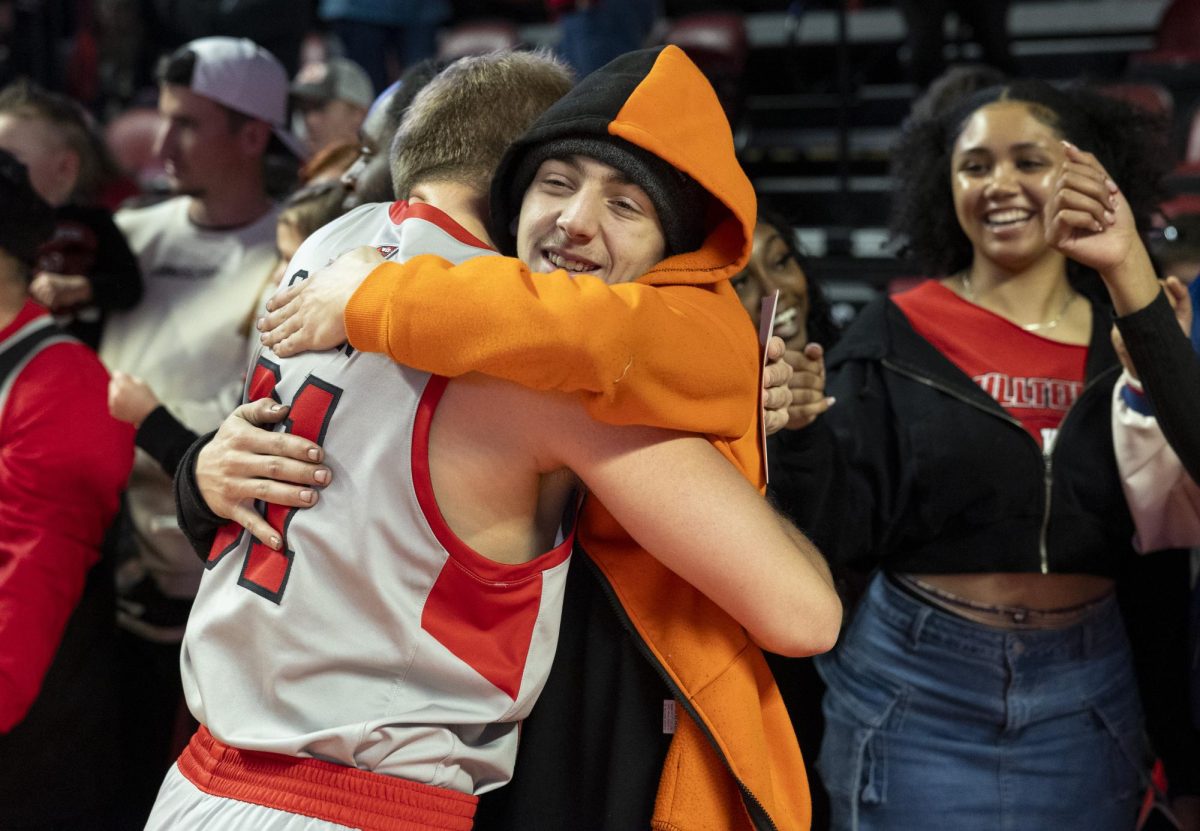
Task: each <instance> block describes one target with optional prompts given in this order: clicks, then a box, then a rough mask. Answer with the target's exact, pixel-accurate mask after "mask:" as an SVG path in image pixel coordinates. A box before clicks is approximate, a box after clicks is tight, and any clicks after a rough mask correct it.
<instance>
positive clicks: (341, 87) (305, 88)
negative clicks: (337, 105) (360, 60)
mask: <svg viewBox="0 0 1200 831" xmlns="http://www.w3.org/2000/svg"><path fill="white" fill-rule="evenodd" d="M291 92H292V96H293V97H294V98H307V99H311V100H315V101H321V102H324V101H335V100H336V101H348V102H350V103H351V104H357V105H359V106H360V107H369V106H371V102H372V101H374V100H375V88H374V87H373V86H372V85H371V78H370V77H369V76H368V75H367V73H366V70H364V69H363V68H362V67H361V66H359V65H358V64H356V63H355V62H354V61H352V60H349V59H348V58H330V59H329V60H327V61H319V62H317V63H310V64H306V65H305V66H303V67H301V68H300V71H299V72H298V73H296V80H295V81H293V82H292V90H291Z"/></svg>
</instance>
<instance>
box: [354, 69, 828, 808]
mask: <svg viewBox="0 0 1200 831" xmlns="http://www.w3.org/2000/svg"><path fill="white" fill-rule="evenodd" d="M598 134H608V135H613V136H619V137H621V138H623V139H625V140H627V141H629V142H631V143H633V144H635V145H638V146H639V147H642V148H643V149H645V150H648V151H650V152H652V153H653V154H655V155H657V156H659V157H660V158H662V159H664V160H666V161H668V162H670V163H671V164H672V165H674V166H675V167H677V168H678V169H680V170H683V171H685V172H686V173H688V174H689V175H691V176H692V178H694V179H695V180H696V181H697V182H699V183H700V184H701V185H702V186H703V187H704V188H705V189H706V190H707V191H708V192H709V194H710V195H711V196H712V197H713V199H712V200H711V204H710V206H709V209H708V221H707V226H706V227H707V228H708V234H707V237H706V239H705V242H704V244H703V245H702V246H701V248H700V249H698V250H696V251H693V252H688V253H684V254H679V255H676V256H672V257H669V258H667V259H666V260H664V261H662V262H661V263H659V264H658V265H657V266H656V267H655V268H654V269H653V270H652V271H651V272H650V273H649V274H646V275H644V276H643V277H640V278H638V280H636V281H635V282H633V283H628V284H623V285H614V286H608V285H605V284H604V283H603V282H601V281H600V280H598V279H596V278H592V277H587V276H576V277H574V278H572V277H571V276H569V275H567V274H566V273H565V272H562V271H558V272H554V273H552V274H531V273H529V271H528V270H527V269H526V268H525V267H524V266H523V265H521V264H520V263H519V262H518V261H516V260H512V259H501V258H495V257H482V258H478V259H476V260H472V261H470V262H467V263H465V264H463V265H460V266H457V267H450V266H449V264H448V263H446V262H445V261H443V260H440V259H438V258H436V257H418V258H415V259H413V260H410V261H409V262H407V263H403V264H396V263H386V264H384V265H381V266H379V267H378V268H377V269H375V271H374V272H372V274H371V276H370V277H369V278H368V279H367V280H366V281H365V282H364V283H363V285H362V286H361V287H360V289H359V290H358V292H357V293H356V294H355V295H354V297H353V298H352V300H351V302H350V305H349V307H348V308H347V309H346V327H347V331H348V333H349V337H350V343H351V345H353V346H354V347H355V348H357V349H361V350H365V351H370V352H383V353H387V354H389V355H391V356H392V357H393V358H394V359H396V360H397V361H401V362H403V363H405V364H408V365H410V366H413V367H415V368H417V369H421V370H424V371H428V372H433V373H437V374H441V375H449V376H454V375H460V374H463V373H465V372H470V371H476V372H483V373H486V374H489V375H493V376H496V377H500V378H504V379H507V380H510V381H514V382H516V383H519V384H522V385H524V386H529V387H533V388H537V389H557V390H564V391H572V392H576V393H577V394H579V395H580V396H581V397H582V398H583V399H584V401H585V403H586V406H587V407H588V409H589V411H590V413H591V414H592V416H593V417H594V418H596V419H598V420H601V421H605V422H608V423H615V424H647V425H653V426H659V427H665V428H674V429H680V430H687V431H691V432H698V433H704V434H706V435H708V436H709V438H710V440H711V441H712V442H713V444H714V445H715V446H716V447H717V448H718V450H720V451H721V452H722V453H723V454H724V455H725V456H726V457H727V458H728V459H730V461H732V462H733V463H734V464H735V465H736V466H737V467H738V468H739V469H740V470H741V471H742V473H743V474H744V475H745V476H746V477H747V478H748V479H749V480H750V481H751V482H753V483H754V484H755V485H756V486H758V487H759V489H760V490H763V489H764V485H765V483H764V479H763V472H762V467H763V463H762V458H761V454H760V451H759V438H760V437H759V428H758V425H759V402H760V399H761V395H760V377H759V362H760V354H759V350H758V344H757V339H756V337H755V332H754V327H753V326H752V325H751V323H750V321H749V319H748V317H747V315H746V312H745V311H744V310H743V309H742V307H741V305H740V303H739V301H738V299H737V296H736V293H735V292H734V291H733V289H732V287H731V286H730V284H729V282H728V278H729V277H730V276H732V275H734V274H736V273H737V272H738V271H739V270H740V269H741V268H742V266H743V265H744V264H745V262H746V259H747V258H748V256H749V249H750V244H751V240H752V238H753V230H754V223H755V219H756V203H755V197H754V191H753V188H752V187H751V185H750V182H749V180H747V178H746V176H745V174H744V173H743V171H742V169H741V167H740V166H739V165H738V163H737V159H736V157H735V154H734V148H733V140H732V136H731V134H730V131H729V126H728V122H727V121H726V119H725V116H724V113H723V112H722V111H721V108H720V104H719V103H718V101H717V98H716V95H715V94H714V93H713V91H712V88H711V87H710V86H709V84H708V82H707V81H706V80H705V79H704V76H703V75H702V74H701V73H700V71H699V70H698V69H697V68H696V66H695V65H694V64H693V63H692V62H691V61H690V60H689V59H688V58H687V57H686V56H685V55H684V54H683V52H682V51H680V50H679V49H677V48H676V47H673V46H668V47H665V48H662V49H656V50H644V51H642V52H635V53H630V54H628V55H625V56H622V57H621V58H618V59H617V60H616V61H614V62H613V63H611V64H609V65H608V66H606V67H604V68H602V69H600V70H598V71H597V72H596V73H593V74H592V75H590V76H588V78H586V79H584V81H583V82H581V84H580V85H579V86H578V87H576V89H575V90H573V91H572V92H571V93H569V94H568V95H567V96H566V98H564V99H563V100H562V101H560V102H559V103H558V104H555V105H554V106H553V107H551V109H550V110H549V111H547V113H546V114H545V115H543V116H542V117H541V118H540V119H539V120H538V121H537V122H536V123H535V124H534V126H533V127H532V128H531V130H530V131H529V133H527V134H526V136H525V137H524V138H522V139H521V141H519V142H518V143H517V144H515V145H514V147H513V148H512V149H510V151H509V153H508V154H507V155H506V157H505V160H504V161H503V162H502V163H501V165H500V167H499V169H498V170H497V174H496V181H495V185H494V187H493V194H492V206H493V208H492V209H493V219H494V222H493V226H494V227H495V228H496V229H497V230H496V232H495V236H496V238H497V240H498V242H499V243H500V247H501V248H502V249H507V250H511V248H512V239H511V236H506V233H508V234H510V233H511V232H508V231H507V229H508V227H509V223H508V222H507V219H508V218H509V217H508V216H507V215H506V211H511V208H506V207H505V206H506V203H507V202H508V200H507V193H506V191H507V189H508V187H509V186H510V185H511V178H512V175H513V168H514V167H515V166H516V163H517V162H518V161H519V159H520V157H521V155H522V154H523V152H524V151H525V150H526V149H527V148H528V147H529V146H531V145H534V144H538V143H541V142H543V141H546V140H549V139H552V138H558V137H563V136H568V135H584V136H587V135H591V136H595V135H598ZM578 540H579V544H580V547H581V548H582V549H583V551H584V552H586V554H587V555H588V556H590V557H591V559H592V560H593V561H594V562H595V563H596V564H597V566H598V567H599V569H600V571H601V572H602V573H603V575H604V577H605V579H606V580H607V582H608V584H609V588H610V589H611V591H612V593H613V595H614V596H615V597H616V598H617V600H618V601H619V602H620V604H621V607H622V609H623V611H624V613H625V615H626V616H627V618H628V620H629V622H631V623H632V625H633V627H634V628H635V629H636V631H637V633H638V635H639V636H640V637H641V639H642V641H643V643H644V645H645V647H646V648H647V650H648V654H650V655H651V656H652V657H653V660H654V661H656V662H657V663H658V664H659V665H660V667H661V669H662V670H664V672H665V674H666V676H667V677H668V678H669V679H670V686H672V687H673V690H674V692H675V694H676V697H677V698H678V700H679V702H680V704H681V705H682V707H683V709H684V711H685V712H686V713H687V714H688V716H690V718H681V719H680V721H679V726H678V728H677V731H676V733H675V736H674V738H673V740H672V742H671V746H670V749H669V751H668V756H667V760H666V764H665V766H664V769H663V771H662V776H661V779H660V783H659V789H658V798H657V800H656V804H655V809H654V819H653V827H654V828H656V829H670V830H671V831H691V829H696V830H697V831H699V830H700V829H713V831H718V830H719V831H729V829H743V828H745V829H751V828H755V829H763V828H780V829H803V828H807V827H808V826H809V823H810V802H809V792H808V784H807V778H806V775H805V771H804V763H803V761H802V759H801V756H800V750H799V746H798V744H797V742H796V738H795V733H794V732H793V730H792V727H791V723H790V721H789V720H788V715H787V712H786V710H785V708H784V705H783V701H782V699H781V698H780V696H779V691H778V689H777V687H776V686H775V682H774V679H773V678H772V676H771V673H770V671H769V669H768V668H767V665H766V662H765V660H764V659H763V655H762V653H761V651H760V650H759V649H758V647H757V646H755V645H754V644H753V643H751V641H750V640H749V637H748V636H747V634H746V632H745V630H744V629H742V627H741V626H740V625H738V624H737V623H736V622H735V621H734V620H733V619H732V618H730V617H729V616H728V615H727V614H726V613H725V612H724V611H722V610H721V609H720V608H719V607H718V606H717V605H716V604H714V603H713V602H712V601H710V600H709V599H708V598H707V597H705V596H704V595H703V594H701V593H700V592H698V591H696V590H695V589H694V588H692V587H691V585H690V584H688V583H686V582H684V581H683V580H681V579H680V578H679V577H677V576H676V575H675V574H674V573H673V572H671V571H670V570H668V569H666V568H665V567H663V566H662V565H660V564H659V562H658V561H657V560H655V559H654V558H653V557H652V556H650V555H649V554H647V553H646V552H645V551H643V550H642V549H641V548H639V547H638V545H637V544H636V543H635V542H634V541H633V540H632V539H631V538H630V537H629V535H628V534H627V533H626V532H625V531H624V530H623V529H622V528H621V527H620V526H619V525H618V524H617V523H616V521H615V520H614V519H613V517H612V516H611V515H610V514H609V512H608V511H607V510H606V509H605V508H604V506H603V505H601V504H600V503H599V502H597V501H596V500H595V499H589V500H588V501H587V502H586V503H585V506H584V509H583V513H582V515H581V517H580V524H579V531H578ZM664 597H669V598H671V602H670V603H669V604H665V603H663V602H662V598H664Z"/></svg>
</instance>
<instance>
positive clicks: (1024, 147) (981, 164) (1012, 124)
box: [950, 101, 1064, 272]
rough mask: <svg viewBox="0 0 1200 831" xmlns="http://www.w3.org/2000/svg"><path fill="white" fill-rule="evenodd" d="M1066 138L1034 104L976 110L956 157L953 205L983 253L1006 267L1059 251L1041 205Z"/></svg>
mask: <svg viewBox="0 0 1200 831" xmlns="http://www.w3.org/2000/svg"><path fill="white" fill-rule="evenodd" d="M1060 140H1061V137H1060V136H1059V134H1058V133H1057V132H1056V131H1055V130H1054V128H1052V127H1050V126H1049V125H1047V124H1046V123H1045V122H1043V121H1041V120H1039V119H1038V118H1036V117H1035V116H1034V114H1033V112H1032V111H1031V110H1030V108H1029V105H1028V104H1024V103H1021V102H1016V101H1002V102H997V103H995V104H989V105H987V106H985V107H981V108H980V109H978V110H976V111H975V112H974V113H973V114H972V115H971V116H970V118H968V119H967V121H966V123H965V124H964V126H963V130H962V132H961V133H960V134H959V136H958V140H957V141H955V143H954V151H953V153H952V155H951V158H950V185H951V190H952V192H953V195H954V212H955V214H956V215H957V216H958V222H959V225H960V226H961V227H962V229H963V232H964V233H965V234H966V235H967V238H968V239H969V240H970V241H971V246H972V248H973V249H974V256H975V260H976V262H978V261H980V260H981V259H982V260H984V261H987V262H990V263H992V264H994V265H996V266H999V267H1000V268H1002V269H1004V270H1005V271H1008V272H1018V271H1022V270H1024V269H1026V268H1029V267H1030V266H1032V265H1033V264H1034V263H1035V262H1037V261H1038V260H1039V259H1041V258H1042V257H1046V256H1060V255H1058V254H1057V253H1056V252H1054V250H1053V249H1051V248H1050V247H1049V245H1047V243H1046V237H1045V226H1044V223H1043V219H1042V209H1043V207H1044V206H1045V204H1046V202H1047V200H1049V198H1050V194H1051V192H1052V190H1053V186H1054V182H1055V179H1056V178H1057V177H1058V175H1059V170H1060V168H1061V166H1062V163H1063V159H1064V151H1063V148H1062V145H1061V144H1060Z"/></svg>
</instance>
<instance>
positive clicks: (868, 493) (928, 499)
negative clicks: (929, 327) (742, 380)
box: [771, 299, 1134, 577]
mask: <svg viewBox="0 0 1200 831" xmlns="http://www.w3.org/2000/svg"><path fill="white" fill-rule="evenodd" d="M1093 315H1094V318H1095V320H1096V321H1097V324H1096V325H1095V326H1094V327H1093V332H1092V339H1091V343H1090V344H1089V346H1088V357H1087V364H1086V368H1085V385H1084V388H1083V391H1082V392H1081V394H1080V396H1079V398H1078V400H1077V401H1076V402H1075V404H1074V405H1073V406H1072V407H1071V409H1070V411H1068V412H1067V414H1066V416H1065V417H1064V419H1063V421H1062V424H1061V427H1060V429H1059V432H1058V437H1057V439H1056V440H1055V442H1054V443H1053V446H1052V448H1051V449H1050V450H1048V451H1047V452H1045V453H1043V451H1042V449H1041V448H1039V447H1038V444H1037V442H1036V441H1035V440H1034V439H1033V437H1032V436H1031V435H1029V433H1028V432H1027V431H1026V430H1025V428H1024V427H1023V426H1022V425H1021V423H1020V422H1019V421H1018V420H1017V419H1016V418H1014V417H1013V416H1011V415H1009V414H1008V413H1007V412H1006V411H1005V410H1004V408H1003V407H1001V406H1000V404H999V403H998V402H997V401H996V400H995V399H994V398H992V397H991V396H990V395H988V394H987V393H986V392H985V391H984V390H983V389H981V388H980V387H979V385H978V384H976V383H975V382H974V381H973V380H972V379H971V378H970V377H968V376H967V375H966V374H965V373H964V372H963V371H962V370H960V369H959V368H958V367H957V366H955V365H954V364H953V363H952V362H951V361H950V360H949V359H948V358H946V357H945V356H944V355H942V354H941V353H940V352H939V351H938V350H937V349H935V348H934V347H933V346H932V345H931V344H930V343H929V342H928V341H926V340H925V339H924V338H922V337H921V336H920V335H919V334H917V332H916V331H915V330H914V329H913V328H912V326H911V325H910V324H909V322H908V320H907V318H906V317H905V316H904V313H903V312H902V311H901V310H900V309H899V307H897V306H896V305H895V304H894V303H892V302H891V301H889V300H886V299H880V300H878V301H876V302H874V303H872V304H871V305H869V306H867V308H865V309H864V310H863V312H862V313H861V314H860V316H859V319H858V320H856V321H855V325H854V326H853V327H852V328H851V330H850V331H849V332H847V334H846V336H845V337H844V338H843V340H842V341H841V342H840V343H839V344H838V346H837V348H836V349H834V351H833V352H832V353H831V354H830V356H829V362H828V371H829V389H828V392H829V394H830V395H833V396H835V397H836V398H837V400H838V403H837V404H835V405H834V406H833V408H832V409H831V410H830V411H829V412H828V413H827V414H826V415H825V416H823V417H822V419H821V421H822V422H824V425H825V427H824V428H821V429H818V430H817V431H816V432H815V433H814V434H813V435H805V434H804V433H805V431H798V432H786V433H784V434H783V435H781V437H780V440H779V441H778V442H777V443H776V445H775V449H776V452H775V454H774V458H773V459H772V464H773V467H772V473H771V480H772V485H773V486H774V488H775V490H776V492H777V493H779V494H782V495H783V497H782V501H783V502H784V503H785V507H786V508H787V509H788V510H789V512H790V513H792V514H793V515H794V516H796V518H797V519H798V520H799V521H800V524H801V527H803V528H805V530H808V531H810V532H811V533H812V534H813V535H814V538H815V539H816V541H817V542H818V544H820V545H822V550H823V551H825V552H826V554H827V555H828V556H829V557H830V559H831V560H832V561H833V562H835V563H838V564H840V565H846V566H851V567H857V568H864V569H865V568H870V567H873V566H876V565H882V566H883V567H885V568H887V569H889V570H895V571H905V572H918V573H929V574H933V573H943V574H951V573H965V572H992V571H1000V572H1042V573H1086V574H1098V575H1102V576H1106V577H1113V576H1115V575H1116V573H1117V571H1118V569H1119V567H1120V562H1121V560H1122V559H1123V558H1125V557H1127V556H1129V554H1130V552H1131V548H1130V540H1131V539H1132V537H1133V531H1134V528H1133V521H1132V519H1131V518H1130V515H1129V510H1128V508H1127V507H1126V504H1125V497H1124V494H1123V493H1122V490H1121V481H1120V477H1119V476H1118V474H1117V463H1116V457H1115V454H1114V451H1113V443H1112V425H1111V422H1110V418H1111V416H1110V412H1111V410H1110V407H1111V397H1112V387H1113V384H1114V383H1115V382H1116V380H1117V378H1118V377H1119V375H1120V365H1119V364H1118V363H1117V360H1116V355H1115V353H1114V352H1113V349H1112V345H1111V343H1110V341H1109V337H1108V326H1107V325H1105V322H1106V321H1107V320H1108V319H1109V313H1108V311H1107V310H1106V309H1104V308H1103V307H1094V308H1093ZM828 430H832V432H833V434H834V436H835V437H836V442H835V447H834V448H833V449H832V451H831V449H830V448H829V447H828V446H822V445H825V444H827V442H828V439H829V433H828ZM831 452H832V453H834V454H837V456H840V457H841V461H842V463H843V464H844V465H845V467H844V469H843V471H842V472H841V473H842V475H841V476H835V477H830V476H829V474H828V467H827V463H828V462H829V461H830V460H831V458H833V457H832V456H831V455H830V454H831ZM834 489H836V490H841V491H842V495H841V496H840V497H839V498H834V497H833V495H832V494H831V490H834ZM818 494H819V495H820V496H816V495H818ZM816 504H824V505H826V506H832V507H833V510H825V511H823V512H822V513H821V514H820V515H814V512H813V511H812V510H811V508H810V507H809V506H810V505H816Z"/></svg>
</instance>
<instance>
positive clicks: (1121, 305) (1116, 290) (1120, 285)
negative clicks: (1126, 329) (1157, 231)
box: [1100, 243, 1161, 315]
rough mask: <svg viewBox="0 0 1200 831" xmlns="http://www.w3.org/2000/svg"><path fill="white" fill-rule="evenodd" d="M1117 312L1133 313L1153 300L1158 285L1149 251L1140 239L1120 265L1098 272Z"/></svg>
mask: <svg viewBox="0 0 1200 831" xmlns="http://www.w3.org/2000/svg"><path fill="white" fill-rule="evenodd" d="M1100 277H1101V279H1103V280H1104V285H1105V287H1106V288H1107V289H1108V295H1109V297H1110V298H1111V299H1112V304H1113V310H1114V311H1115V312H1116V313H1117V314H1118V315H1128V314H1133V313H1134V312H1136V311H1139V310H1141V309H1144V308H1146V307H1147V306H1149V305H1150V304H1151V303H1153V302H1154V298H1155V297H1157V296H1158V294H1159V292H1160V291H1161V287H1160V286H1159V283H1158V276H1157V275H1156V274H1155V272H1154V265H1153V263H1151V262H1150V255H1149V254H1147V253H1146V249H1145V247H1143V246H1142V245H1141V244H1140V243H1139V244H1137V245H1136V246H1135V247H1134V249H1133V250H1132V251H1130V254H1129V258H1128V259H1127V260H1126V261H1125V262H1123V263H1121V265H1119V266H1117V267H1116V268H1114V269H1112V270H1111V271H1109V272H1107V273H1102V274H1101V275H1100Z"/></svg>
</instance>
